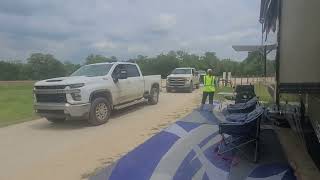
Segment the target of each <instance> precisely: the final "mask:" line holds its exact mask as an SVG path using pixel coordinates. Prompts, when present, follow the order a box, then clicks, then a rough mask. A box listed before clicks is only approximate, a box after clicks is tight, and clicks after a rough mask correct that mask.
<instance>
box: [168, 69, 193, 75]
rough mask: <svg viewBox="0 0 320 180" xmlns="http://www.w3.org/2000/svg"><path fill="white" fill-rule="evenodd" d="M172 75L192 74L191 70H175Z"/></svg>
mask: <svg viewBox="0 0 320 180" xmlns="http://www.w3.org/2000/svg"><path fill="white" fill-rule="evenodd" d="M171 74H191V69H175V70H173V71H172V73H171Z"/></svg>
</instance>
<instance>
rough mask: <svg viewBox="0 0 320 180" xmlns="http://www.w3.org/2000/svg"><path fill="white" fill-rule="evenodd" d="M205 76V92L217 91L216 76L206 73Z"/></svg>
mask: <svg viewBox="0 0 320 180" xmlns="http://www.w3.org/2000/svg"><path fill="white" fill-rule="evenodd" d="M203 78H204V79H203V82H204V83H203V84H204V87H203V92H215V91H216V88H215V83H214V79H215V77H214V76H209V75H206V76H204V77H203Z"/></svg>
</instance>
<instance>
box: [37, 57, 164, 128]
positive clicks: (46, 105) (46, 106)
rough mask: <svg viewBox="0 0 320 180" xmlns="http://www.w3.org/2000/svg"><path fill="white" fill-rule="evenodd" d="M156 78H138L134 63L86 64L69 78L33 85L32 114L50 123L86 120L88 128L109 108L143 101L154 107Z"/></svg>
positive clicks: (106, 114)
mask: <svg viewBox="0 0 320 180" xmlns="http://www.w3.org/2000/svg"><path fill="white" fill-rule="evenodd" d="M160 80H161V77H160V75H153V76H142V73H141V71H140V68H139V66H138V65H137V64H133V63H126V62H115V63H98V64H91V65H86V66H83V67H81V68H80V69H78V70H77V71H76V72H74V73H73V74H71V76H69V77H60V78H53V79H47V80H43V81H39V82H36V83H35V85H34V98H35V104H34V108H35V111H36V112H37V113H38V114H39V115H40V116H42V117H45V118H47V119H48V120H49V121H51V122H61V121H64V120H65V119H74V118H77V119H78V118H86V119H88V122H89V123H90V124H92V125H100V124H103V123H106V122H107V121H108V119H109V117H110V113H111V111H112V110H113V109H120V108H123V107H127V106H129V105H132V104H134V103H135V102H137V101H138V100H141V99H142V98H145V99H147V100H148V102H149V104H152V105H154V104H157V103H158V99H159V92H160Z"/></svg>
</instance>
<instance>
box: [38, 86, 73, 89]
mask: <svg viewBox="0 0 320 180" xmlns="http://www.w3.org/2000/svg"><path fill="white" fill-rule="evenodd" d="M66 87H67V86H66V85H57V86H35V88H36V89H64V88H66Z"/></svg>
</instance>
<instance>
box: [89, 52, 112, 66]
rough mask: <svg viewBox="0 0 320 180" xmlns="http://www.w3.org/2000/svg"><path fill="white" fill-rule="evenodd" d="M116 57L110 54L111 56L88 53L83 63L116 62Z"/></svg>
mask: <svg viewBox="0 0 320 180" xmlns="http://www.w3.org/2000/svg"><path fill="white" fill-rule="evenodd" d="M117 60H118V59H117V58H116V57H115V56H111V58H108V57H105V56H102V55H95V54H90V55H89V56H88V57H87V58H86V62H85V64H94V63H103V62H116V61H117Z"/></svg>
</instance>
